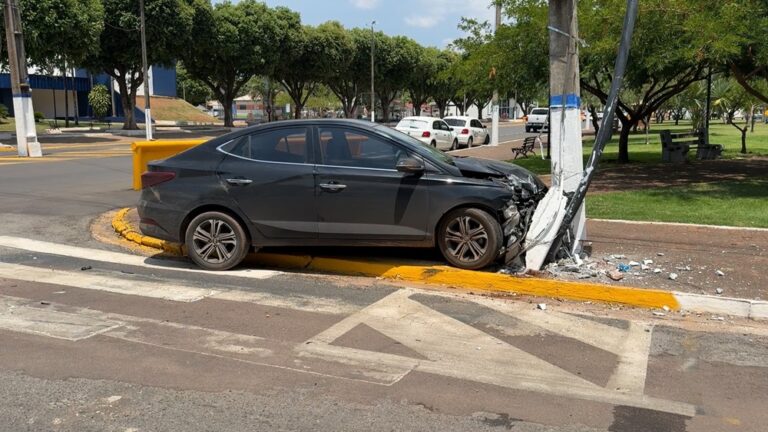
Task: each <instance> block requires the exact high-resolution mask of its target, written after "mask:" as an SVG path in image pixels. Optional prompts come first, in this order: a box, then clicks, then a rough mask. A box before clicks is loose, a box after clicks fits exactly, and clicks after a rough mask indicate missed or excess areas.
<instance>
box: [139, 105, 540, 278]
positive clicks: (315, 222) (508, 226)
mask: <svg viewBox="0 0 768 432" xmlns="http://www.w3.org/2000/svg"><path fill="white" fill-rule="evenodd" d="M142 185H143V190H142V193H141V200H140V202H139V205H138V210H139V215H140V216H141V231H142V232H143V233H144V234H146V235H150V236H154V237H158V238H161V239H165V240H170V241H175V242H183V243H184V244H185V245H186V249H187V253H188V255H189V256H190V258H192V260H193V261H195V262H196V263H197V264H198V265H200V266H201V267H203V268H205V269H211V270H226V269H229V268H231V267H233V266H235V265H237V264H238V263H240V262H241V261H242V260H243V258H245V256H246V254H247V253H248V252H249V251H250V250H252V249H258V248H261V247H266V246H400V247H402V246H408V247H422V248H431V247H434V246H435V245H437V246H438V248H439V249H440V251H441V253H442V255H443V256H444V257H445V259H446V260H447V261H448V262H449V263H451V264H452V265H454V266H456V267H460V268H465V269H479V268H483V267H486V266H488V265H490V264H491V263H493V262H494V261H496V260H498V259H499V258H501V257H503V256H506V257H507V259H508V260H509V259H510V258H514V257H515V256H517V255H519V254H520V253H521V251H522V247H521V242H522V239H523V238H524V237H525V232H526V231H527V228H528V225H529V223H530V219H531V214H532V213H533V210H534V208H535V206H536V204H537V203H538V201H539V200H540V199H541V198H542V197H543V196H544V193H545V192H546V187H545V186H544V184H543V183H541V181H540V180H539V179H538V178H537V177H536V176H535V175H533V174H532V173H530V172H529V171H527V170H525V169H523V168H520V167H518V166H516V165H511V164H507V163H503V162H497V161H490V160H483V159H473V158H464V157H455V156H454V157H452V156H449V155H447V154H445V153H442V152H440V151H438V150H436V149H433V148H431V147H429V146H425V145H423V144H421V143H420V142H419V141H417V140H415V139H413V138H411V137H409V136H407V135H405V134H402V133H400V132H397V131H395V130H393V129H390V128H388V127H386V126H380V125H373V124H371V123H367V122H362V121H357V120H297V121H285V122H278V123H270V124H266V125H261V126H257V127H252V128H247V129H243V130H240V131H236V132H232V133H230V134H227V135H223V136H221V137H218V138H215V139H213V140H211V141H208V142H206V143H204V144H201V145H199V146H197V147H195V148H192V149H190V150H188V151H185V152H183V153H181V154H178V155H176V156H173V157H171V158H168V159H166V160H162V161H155V162H153V163H150V165H149V170H148V171H147V172H146V173H144V174H143V175H142Z"/></svg>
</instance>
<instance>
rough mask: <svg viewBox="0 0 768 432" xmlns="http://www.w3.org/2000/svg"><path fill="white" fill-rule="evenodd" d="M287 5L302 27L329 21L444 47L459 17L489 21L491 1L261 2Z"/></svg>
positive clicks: (452, 36)
mask: <svg viewBox="0 0 768 432" xmlns="http://www.w3.org/2000/svg"><path fill="white" fill-rule="evenodd" d="M262 1H266V3H267V4H268V5H270V6H287V7H289V8H291V9H293V10H295V11H297V12H299V13H300V14H301V21H302V22H303V23H305V24H311V25H316V24H320V23H322V22H325V21H328V20H336V21H339V22H341V23H342V24H343V25H344V27H347V28H352V27H367V26H369V25H370V22H371V21H373V20H376V29H377V30H381V31H383V32H385V33H387V34H389V35H398V34H399V35H405V36H408V37H411V38H413V39H415V40H416V41H417V42H419V43H421V44H422V45H431V46H436V47H440V48H443V47H445V46H446V45H448V44H449V43H450V42H452V41H453V40H454V39H456V38H457V37H460V36H462V33H461V31H459V30H458V29H457V28H456V26H457V24H458V23H459V20H460V19H461V17H462V16H466V17H471V18H477V19H480V21H484V20H487V21H489V22H492V20H493V11H492V10H491V9H490V8H489V5H490V3H491V0H262Z"/></svg>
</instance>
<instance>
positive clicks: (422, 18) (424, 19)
mask: <svg viewBox="0 0 768 432" xmlns="http://www.w3.org/2000/svg"><path fill="white" fill-rule="evenodd" d="M441 19H442V17H437V16H435V15H414V16H409V17H406V18H405V23H406V24H408V25H409V26H411V27H419V28H432V27H434V26H436V25H437V23H438V22H440V20H441Z"/></svg>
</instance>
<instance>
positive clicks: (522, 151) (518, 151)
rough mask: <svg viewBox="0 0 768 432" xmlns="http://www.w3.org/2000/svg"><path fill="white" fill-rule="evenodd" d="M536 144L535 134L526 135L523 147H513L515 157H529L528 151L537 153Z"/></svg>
mask: <svg viewBox="0 0 768 432" xmlns="http://www.w3.org/2000/svg"><path fill="white" fill-rule="evenodd" d="M535 145H536V137H535V136H530V137H526V138H525V139H524V140H523V146H522V147H515V148H513V149H512V153H514V154H515V159H517V157H518V156H520V155H523V157H528V153H531V154H533V155H536V150H535V149H534V146H535Z"/></svg>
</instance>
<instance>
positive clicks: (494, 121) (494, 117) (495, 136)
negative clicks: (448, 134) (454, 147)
mask: <svg viewBox="0 0 768 432" xmlns="http://www.w3.org/2000/svg"><path fill="white" fill-rule="evenodd" d="M500 25H501V3H499V2H498V1H497V2H496V23H495V25H494V27H493V33H494V34H496V32H498V31H499V26H500ZM494 79H495V74H494ZM491 145H492V146H497V145H499V89H498V88H495V89H494V90H493V100H492V102H491Z"/></svg>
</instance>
